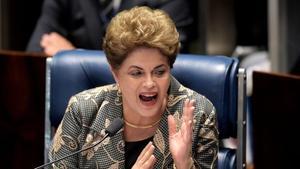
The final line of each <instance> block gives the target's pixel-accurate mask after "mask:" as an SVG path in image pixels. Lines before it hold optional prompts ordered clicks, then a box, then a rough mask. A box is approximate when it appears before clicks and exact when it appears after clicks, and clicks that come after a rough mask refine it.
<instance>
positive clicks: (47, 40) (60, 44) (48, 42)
mask: <svg viewBox="0 0 300 169" xmlns="http://www.w3.org/2000/svg"><path fill="white" fill-rule="evenodd" d="M40 45H41V46H42V47H43V48H44V53H45V54H46V55H48V56H53V55H55V54H56V53H57V52H59V51H61V50H71V49H75V47H74V46H73V44H72V43H71V42H70V41H68V40H67V39H66V38H64V37H63V36H61V35H60V34H58V33H56V32H51V33H49V34H44V35H43V36H42V39H41V41H40Z"/></svg>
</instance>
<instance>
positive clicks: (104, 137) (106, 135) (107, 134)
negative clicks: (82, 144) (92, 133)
mask: <svg viewBox="0 0 300 169" xmlns="http://www.w3.org/2000/svg"><path fill="white" fill-rule="evenodd" d="M108 136H109V133H106V134H105V135H104V136H103V138H102V139H101V140H99V141H98V142H97V143H95V144H94V145H91V146H89V147H86V148H84V149H80V150H78V151H75V152H74V153H71V154H69V155H67V156H64V157H61V158H59V159H57V160H54V161H51V162H49V163H46V164H43V165H41V166H38V167H36V168H34V169H39V168H43V167H46V166H48V165H50V164H53V163H56V162H58V161H61V160H63V159H65V158H68V157H70V156H72V155H75V154H78V153H81V152H83V151H85V150H88V149H90V148H93V147H95V146H96V145H98V144H100V143H101V142H102V141H103V140H105V139H106V138H107V137H108Z"/></svg>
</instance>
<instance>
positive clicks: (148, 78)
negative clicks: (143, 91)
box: [144, 76, 155, 88]
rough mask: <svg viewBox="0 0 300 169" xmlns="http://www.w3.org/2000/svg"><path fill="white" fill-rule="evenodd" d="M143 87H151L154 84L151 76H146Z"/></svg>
mask: <svg viewBox="0 0 300 169" xmlns="http://www.w3.org/2000/svg"><path fill="white" fill-rule="evenodd" d="M144 85H145V87H147V88H152V87H154V86H155V82H154V80H153V78H152V76H148V77H147V78H146V80H145V82H144Z"/></svg>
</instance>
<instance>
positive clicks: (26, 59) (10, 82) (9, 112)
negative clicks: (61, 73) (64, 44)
mask: <svg viewBox="0 0 300 169" xmlns="http://www.w3.org/2000/svg"><path fill="white" fill-rule="evenodd" d="M45 60H46V57H44V56H43V55H41V54H36V53H22V52H14V51H0V77H1V82H0V128H1V131H2V132H1V139H0V144H1V146H2V149H1V153H0V163H1V168H16V169H17V168H33V167H35V166H38V165H40V164H42V163H43V141H44V138H43V132H44V100H45V99H44V93H45Z"/></svg>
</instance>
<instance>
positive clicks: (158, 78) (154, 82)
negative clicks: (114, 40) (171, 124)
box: [113, 48, 170, 117]
mask: <svg viewBox="0 0 300 169" xmlns="http://www.w3.org/2000/svg"><path fill="white" fill-rule="evenodd" d="M113 73H114V77H115V80H116V81H117V83H118V84H119V86H120V89H121V91H122V100H123V109H124V112H125V113H130V114H131V115H134V116H137V117H154V116H157V115H161V114H162V112H163V111H164V110H165V106H166V104H165V103H166V99H167V91H168V88H169V85H170V66H169V62H168V59H167V57H166V56H164V55H162V54H161V53H160V52H159V50H158V49H153V48H137V49H135V50H134V51H133V52H131V53H129V54H128V56H127V58H126V59H125V60H124V62H123V63H122V65H121V67H120V68H119V69H118V70H113Z"/></svg>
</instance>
